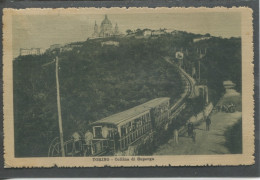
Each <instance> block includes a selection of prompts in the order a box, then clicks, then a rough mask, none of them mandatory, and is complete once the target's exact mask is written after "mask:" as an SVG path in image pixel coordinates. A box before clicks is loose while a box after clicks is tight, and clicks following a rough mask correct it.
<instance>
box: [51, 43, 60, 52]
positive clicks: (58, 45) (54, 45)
mask: <svg viewBox="0 0 260 180" xmlns="http://www.w3.org/2000/svg"><path fill="white" fill-rule="evenodd" d="M60 48H61V45H60V44H53V45H51V46H50V48H49V50H50V51H52V50H54V49H60Z"/></svg>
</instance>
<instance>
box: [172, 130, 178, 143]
mask: <svg viewBox="0 0 260 180" xmlns="http://www.w3.org/2000/svg"><path fill="white" fill-rule="evenodd" d="M173 136H174V143H175V144H179V131H178V129H177V128H176V127H175V128H174V130H173Z"/></svg>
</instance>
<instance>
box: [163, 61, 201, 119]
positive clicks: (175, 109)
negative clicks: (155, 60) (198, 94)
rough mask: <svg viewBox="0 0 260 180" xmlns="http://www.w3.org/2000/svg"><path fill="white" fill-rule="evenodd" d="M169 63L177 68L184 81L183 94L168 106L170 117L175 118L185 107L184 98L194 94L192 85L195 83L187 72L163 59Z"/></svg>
mask: <svg viewBox="0 0 260 180" xmlns="http://www.w3.org/2000/svg"><path fill="white" fill-rule="evenodd" d="M165 60H166V61H167V62H168V63H169V64H171V65H172V66H174V67H175V68H177V69H178V71H179V73H180V74H181V76H182V79H183V80H184V81H185V84H186V85H185V90H184V92H183V94H182V95H181V98H180V99H179V100H178V101H177V102H176V103H175V104H173V105H172V106H171V107H170V119H173V118H175V117H176V116H177V115H179V114H180V112H181V111H182V110H183V109H185V107H186V102H185V100H186V99H187V98H192V97H193V96H194V91H195V88H194V85H195V83H196V82H195V80H194V79H193V78H192V77H190V75H189V74H187V73H186V72H185V71H184V70H183V69H182V68H181V67H177V66H176V65H175V64H174V63H173V62H171V61H170V60H168V59H165Z"/></svg>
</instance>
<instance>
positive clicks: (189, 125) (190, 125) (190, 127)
mask: <svg viewBox="0 0 260 180" xmlns="http://www.w3.org/2000/svg"><path fill="white" fill-rule="evenodd" d="M204 119H205V123H206V131H209V130H210V125H211V119H210V115H208V116H207V117H204ZM194 129H195V127H194V124H193V123H192V122H191V121H189V122H188V123H187V131H188V137H191V138H192V140H193V142H196V132H195V130H194ZM173 135H174V142H175V144H178V143H179V140H178V138H179V131H178V128H177V127H175V128H174V130H173Z"/></svg>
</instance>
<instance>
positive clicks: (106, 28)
mask: <svg viewBox="0 0 260 180" xmlns="http://www.w3.org/2000/svg"><path fill="white" fill-rule="evenodd" d="M114 35H119V30H118V25H117V24H116V26H115V28H114V29H113V25H112V23H111V21H110V20H109V19H108V17H107V15H105V19H104V20H103V21H102V22H101V25H100V31H99V28H98V25H97V23H96V22H95V26H94V33H93V37H110V36H114Z"/></svg>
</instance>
